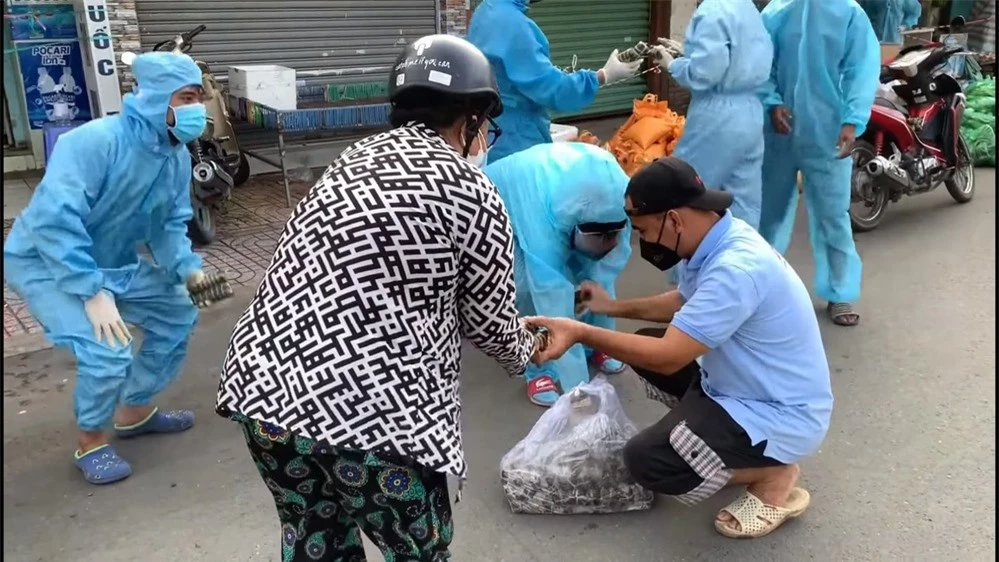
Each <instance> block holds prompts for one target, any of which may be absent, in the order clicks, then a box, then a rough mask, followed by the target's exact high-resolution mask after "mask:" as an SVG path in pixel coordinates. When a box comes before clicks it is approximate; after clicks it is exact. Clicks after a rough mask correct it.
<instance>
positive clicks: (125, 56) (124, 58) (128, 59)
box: [121, 51, 136, 66]
mask: <svg viewBox="0 0 999 562" xmlns="http://www.w3.org/2000/svg"><path fill="white" fill-rule="evenodd" d="M135 57H136V54H135V53H133V52H131V51H125V52H124V53H122V54H121V63H122V64H124V65H125V66H132V62H133V61H135Z"/></svg>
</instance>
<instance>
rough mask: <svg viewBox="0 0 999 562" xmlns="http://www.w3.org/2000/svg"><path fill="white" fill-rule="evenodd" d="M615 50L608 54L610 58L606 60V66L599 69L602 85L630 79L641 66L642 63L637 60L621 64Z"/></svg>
mask: <svg viewBox="0 0 999 562" xmlns="http://www.w3.org/2000/svg"><path fill="white" fill-rule="evenodd" d="M617 55H618V52H617V49H614V52H613V53H611V54H610V58H609V59H607V64H605V65H604V67H603V68H601V69H600V70H601V72H603V74H604V85H607V84H612V83H614V82H618V81H620V80H624V79H626V78H631V77H632V76H634V75H635V73H636V72H638V68H639V67H640V66H642V61H641V60H637V61H635V62H621V61H620V60H619V59H618V58H617Z"/></svg>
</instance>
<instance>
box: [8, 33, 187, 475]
mask: <svg viewBox="0 0 999 562" xmlns="http://www.w3.org/2000/svg"><path fill="white" fill-rule="evenodd" d="M132 68H133V71H134V73H135V78H136V81H137V83H138V87H137V89H136V91H135V92H134V93H132V94H128V95H126V96H125V99H124V101H123V106H124V107H123V110H122V112H121V114H119V115H114V116H110V117H104V118H101V119H96V120H94V121H90V122H89V123H86V124H85V125H83V126H81V127H79V128H77V129H74V130H72V131H70V132H68V133H65V134H64V135H62V136H61V137H59V142H58V143H57V144H56V146H55V149H54V151H53V153H52V156H51V159H50V160H49V162H48V163H47V166H46V170H45V176H44V178H42V181H41V183H40V184H39V185H38V188H37V189H36V190H35V193H34V195H33V196H32V198H31V202H30V203H29V204H28V206H27V208H26V209H25V210H24V211H23V212H22V213H21V215H20V216H19V217H18V218H17V220H16V222H15V223H14V226H13V228H12V229H11V232H10V235H9V236H8V238H7V241H6V243H5V244H4V264H3V265H4V279H5V280H6V281H7V283H8V284H9V285H10V287H11V288H13V289H14V291H16V292H17V293H18V294H19V295H20V296H21V297H22V298H23V299H24V300H25V301H26V302H27V304H28V307H29V309H30V311H31V313H32V314H33V315H34V317H35V318H36V319H37V320H38V322H39V323H40V324H41V325H42V327H43V328H44V330H45V334H46V336H47V337H48V338H49V339H50V340H51V341H52V342H53V343H54V344H56V345H57V346H61V347H65V348H68V349H69V350H70V351H71V352H72V353H73V354H74V355H75V356H76V361H77V380H76V388H75V391H74V396H73V409H74V414H75V416H76V423H77V427H78V429H79V436H78V437H79V449H78V450H77V451H76V454H75V458H76V464H77V466H78V467H79V468H80V469H81V470H82V471H83V475H84V477H85V478H86V480H87V481H88V482H91V483H93V484H107V483H111V482H116V481H119V480H122V479H124V478H127V477H128V476H129V475H130V474H131V471H132V469H131V467H130V466H129V464H128V462H127V461H125V460H124V459H122V458H121V457H119V456H118V454H117V453H116V452H115V449H114V447H113V446H111V445H110V444H109V441H108V437H107V435H106V434H105V432H104V429H105V427H106V426H107V425H108V424H110V423H111V422H112V421H113V422H114V428H115V430H116V433H117V435H118V436H119V437H135V436H139V435H143V434H148V433H174V432H179V431H184V430H186V429H188V428H190V427H191V426H192V425H193V424H194V414H193V412H190V411H187V410H174V411H163V410H160V409H158V408H156V407H154V406H153V405H152V400H153V398H154V397H155V396H156V395H157V394H159V393H160V392H161V391H162V390H163V389H164V388H166V387H167V385H169V384H170V383H171V382H172V381H173V380H174V379H175V378H176V377H177V375H178V374H179V372H180V370H181V367H182V364H183V361H184V357H185V355H186V352H187V341H188V338H189V337H190V335H191V332H192V330H193V329H194V325H195V322H196V320H197V309H196V307H195V306H194V304H193V303H192V301H191V298H190V296H189V294H188V292H187V290H186V289H185V282H186V283H187V284H188V286H194V285H195V284H197V283H199V282H201V281H202V280H203V279H204V278H205V275H204V273H203V272H202V271H201V258H200V257H199V256H198V255H197V254H195V253H194V252H193V251H192V249H191V242H190V240H189V239H188V237H187V222H188V220H190V218H191V216H192V211H191V201H190V183H189V182H190V177H191V158H190V155H189V153H188V152H187V149H186V147H185V143H186V142H188V141H190V140H193V139H195V138H197V137H198V136H199V135H200V134H201V132H202V130H203V129H204V127H205V122H206V111H205V107H204V105H202V103H201V98H202V89H201V71H200V70H199V69H198V66H197V65H196V64H195V63H194V61H193V60H192V59H191V58H190V57H188V56H187V55H180V54H173V53H149V54H143V55H139V56H138V57H136V58H135V59H134V62H133V63H132ZM138 245H145V246H146V247H148V248H149V250H150V251H151V253H152V256H153V258H154V259H155V260H156V264H155V265H154V264H153V263H151V262H150V261H149V260H146V259H144V258H140V257H139V256H138V254H137V251H136V247H137V246H138ZM126 322H128V323H130V324H133V325H136V326H138V327H140V328H141V329H142V332H143V335H144V337H143V342H142V346H141V347H140V348H139V350H138V354H137V356H136V357H135V358H134V359H133V357H132V349H131V339H132V338H131V335H130V334H129V332H128V328H127V326H126V324H125V323H126ZM119 405H120V406H121V407H120V408H119V409H118V412H117V414H116V413H115V409H116V407H118V406H119Z"/></svg>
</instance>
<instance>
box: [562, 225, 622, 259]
mask: <svg viewBox="0 0 999 562" xmlns="http://www.w3.org/2000/svg"><path fill="white" fill-rule="evenodd" d="M626 225H627V221H621V222H613V223H586V224H580V225H578V226H576V228H575V229H574V230H573V233H572V249H574V250H576V251H577V252H580V253H582V254H583V255H585V256H587V257H588V258H590V259H593V260H599V259H601V258H603V257H604V256H606V255H607V254H609V253H610V252H611V250H613V249H614V248H615V247H616V246H617V244H618V242H619V239H620V238H621V231H622V230H624V227H625V226H626Z"/></svg>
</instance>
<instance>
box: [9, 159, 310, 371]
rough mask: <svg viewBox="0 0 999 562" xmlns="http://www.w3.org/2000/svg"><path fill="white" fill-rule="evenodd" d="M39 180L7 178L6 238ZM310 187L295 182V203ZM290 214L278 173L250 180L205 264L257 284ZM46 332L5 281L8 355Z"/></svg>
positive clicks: (239, 281) (41, 345)
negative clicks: (43, 331)
mask: <svg viewBox="0 0 999 562" xmlns="http://www.w3.org/2000/svg"><path fill="white" fill-rule="evenodd" d="M37 181H38V180H37V179H36V180H4V225H3V226H4V230H3V236H4V240H6V239H7V233H8V232H9V231H10V227H11V226H12V225H13V222H14V220H13V219H14V217H16V216H17V214H18V213H20V211H21V209H22V208H23V207H24V205H26V204H27V202H28V200H29V199H30V197H31V190H32V189H33V188H34V186H35V185H37ZM11 183H14V185H13V186H11V185H10V184H11ZM310 186H311V183H293V184H292V198H293V201H298V200H299V199H301V198H302V197H303V196H304V195H305V193H306V192H307V191H308V189H309V187H310ZM290 214H291V209H290V208H288V207H287V206H286V204H285V199H284V184H283V182H282V180H281V176H280V175H279V174H268V175H264V176H256V177H253V178H251V179H250V181H249V182H247V183H246V184H245V185H243V186H242V187H239V188H237V189H236V190H235V191H234V192H233V197H232V200H231V201H230V202H229V204H228V206H227V208H226V209H225V211H224V212H223V214H222V215H221V216H220V218H219V233H218V239H217V240H216V241H215V242H214V243H212V244H211V245H210V246H208V247H206V248H199V249H198V252H199V253H200V254H201V255H202V256H203V257H204V260H205V268H206V269H214V270H218V271H224V272H225V273H226V274H227V275H228V276H229V279H230V280H232V282H233V284H234V285H235V286H236V287H251V286H255V285H256V283H257V282H258V281H259V279H260V277H261V276H262V275H263V272H264V269H266V268H267V265H268V263H269V262H270V259H271V255H272V254H273V253H274V247H275V246H276V245H277V240H278V237H279V236H281V231H282V229H283V228H284V223H285V221H287V219H288V216H289V215H290ZM41 333H42V329H41V327H40V326H39V325H38V323H37V322H35V320H34V319H33V318H32V317H31V314H30V313H29V312H28V308H27V305H25V303H24V302H23V301H22V300H21V299H20V298H19V297H18V296H17V295H16V294H14V293H13V291H11V290H9V289H8V288H7V285H6V284H4V302H3V336H4V356H5V357H8V356H10V355H18V354H21V353H29V352H31V351H37V350H40V349H45V348H47V347H48V346H49V344H48V343H47V342H46V341H45V339H44V337H42V334H41Z"/></svg>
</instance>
